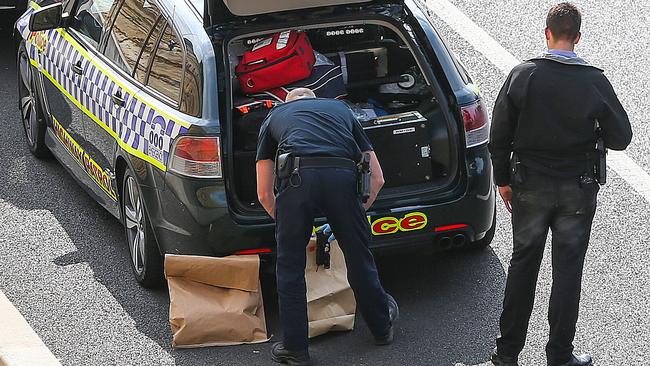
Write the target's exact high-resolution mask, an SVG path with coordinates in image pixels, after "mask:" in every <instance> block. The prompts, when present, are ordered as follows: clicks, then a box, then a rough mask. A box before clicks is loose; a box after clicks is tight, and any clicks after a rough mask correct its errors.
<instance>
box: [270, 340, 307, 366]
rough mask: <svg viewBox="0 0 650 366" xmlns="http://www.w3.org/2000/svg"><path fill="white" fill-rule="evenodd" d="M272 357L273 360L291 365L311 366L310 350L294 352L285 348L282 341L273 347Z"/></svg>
mask: <svg viewBox="0 0 650 366" xmlns="http://www.w3.org/2000/svg"><path fill="white" fill-rule="evenodd" d="M271 359H272V360H273V362H277V363H284V364H287V365H290V366H311V364H312V363H311V358H310V357H309V351H307V350H305V351H300V352H294V351H289V350H287V349H285V348H284V344H282V342H278V343H276V344H274V345H273V347H272V348H271Z"/></svg>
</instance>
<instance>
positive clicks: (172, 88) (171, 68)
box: [148, 24, 184, 103]
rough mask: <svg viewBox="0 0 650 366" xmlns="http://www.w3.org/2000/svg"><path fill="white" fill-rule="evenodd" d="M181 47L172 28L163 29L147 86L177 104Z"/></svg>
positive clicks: (179, 85)
mask: <svg viewBox="0 0 650 366" xmlns="http://www.w3.org/2000/svg"><path fill="white" fill-rule="evenodd" d="M183 61H184V60H183V46H182V44H181V43H180V41H179V40H178V36H177V35H176V32H174V28H172V27H171V26H170V25H169V24H167V26H166V27H165V30H164V31H163V34H162V37H161V38H160V42H159V43H158V48H157V49H156V55H155V56H154V59H153V64H152V65H151V72H150V74H149V82H148V85H149V86H150V87H151V88H153V89H154V90H156V91H157V92H159V93H161V94H162V95H164V96H166V97H168V98H169V99H171V100H173V101H175V102H176V103H178V101H179V100H180V95H181V82H182V80H183Z"/></svg>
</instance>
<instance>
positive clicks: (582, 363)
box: [559, 354, 593, 366]
mask: <svg viewBox="0 0 650 366" xmlns="http://www.w3.org/2000/svg"><path fill="white" fill-rule="evenodd" d="M592 365H593V361H592V360H591V356H590V355H587V354H584V355H580V356H576V355H571V360H570V361H569V362H566V363H563V364H561V365H559V366H592Z"/></svg>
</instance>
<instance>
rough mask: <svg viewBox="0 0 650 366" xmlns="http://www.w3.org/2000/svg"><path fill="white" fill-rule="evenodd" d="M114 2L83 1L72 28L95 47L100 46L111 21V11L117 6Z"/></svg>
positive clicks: (100, 0) (110, 0)
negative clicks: (103, 34)
mask: <svg viewBox="0 0 650 366" xmlns="http://www.w3.org/2000/svg"><path fill="white" fill-rule="evenodd" d="M116 3H117V1H114V0H81V1H80V2H79V5H78V6H77V11H76V12H75V16H74V17H73V18H72V20H71V24H70V28H72V29H74V30H76V31H77V32H79V34H81V35H82V36H83V38H84V39H85V40H86V41H88V42H89V43H90V44H91V45H93V46H94V47H97V46H98V45H99V41H100V39H101V37H102V32H103V30H104V27H105V26H106V25H107V24H108V22H109V21H108V20H109V19H110V13H111V9H112V8H113V7H114V6H115V5H116Z"/></svg>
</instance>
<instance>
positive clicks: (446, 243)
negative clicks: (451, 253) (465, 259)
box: [438, 236, 452, 249]
mask: <svg viewBox="0 0 650 366" xmlns="http://www.w3.org/2000/svg"><path fill="white" fill-rule="evenodd" d="M438 245H440V247H441V248H443V249H447V248H450V247H451V245H452V241H451V238H450V237H448V236H443V237H442V238H440V240H438Z"/></svg>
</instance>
